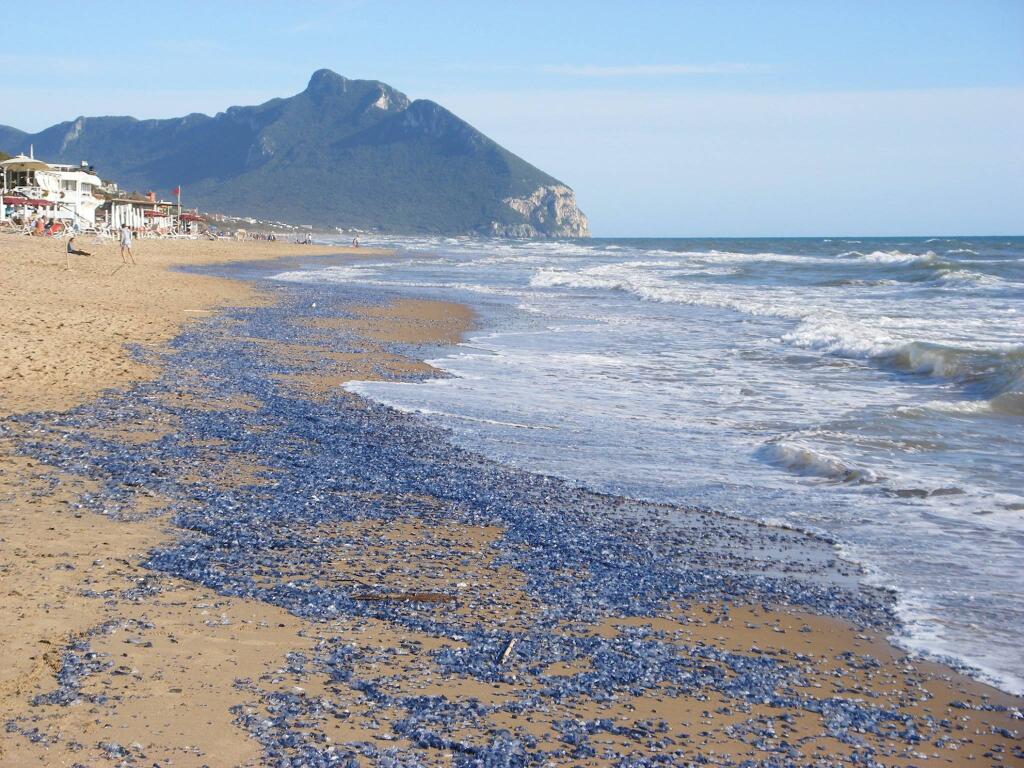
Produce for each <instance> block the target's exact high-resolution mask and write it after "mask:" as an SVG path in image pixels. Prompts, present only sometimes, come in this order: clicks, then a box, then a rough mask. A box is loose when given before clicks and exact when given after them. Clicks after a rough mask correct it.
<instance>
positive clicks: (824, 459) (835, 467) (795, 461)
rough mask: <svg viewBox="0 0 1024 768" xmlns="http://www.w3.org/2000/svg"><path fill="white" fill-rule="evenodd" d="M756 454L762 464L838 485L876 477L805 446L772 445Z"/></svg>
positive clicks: (873, 480)
mask: <svg viewBox="0 0 1024 768" xmlns="http://www.w3.org/2000/svg"><path fill="white" fill-rule="evenodd" d="M757 453H758V455H759V456H760V457H761V458H762V459H763V460H765V461H767V462H769V463H771V464H775V465H776V466H779V467H783V468H784V469H786V470H788V471H790V472H793V473H795V474H798V475H805V476H811V477H820V478H823V479H825V480H830V481H833V482H838V483H877V482H878V481H879V476H878V475H877V474H876V473H874V472H873V471H871V470H870V469H865V468H863V467H855V466H852V465H850V464H847V463H845V462H844V461H843V460H842V459H839V458H837V457H836V456H832V455H829V454H827V453H825V452H824V451H820V450H816V449H814V448H810V447H809V446H806V445H799V444H797V443H791V442H785V441H773V442H770V443H766V444H765V445H763V446H761V448H759V449H758V451H757Z"/></svg>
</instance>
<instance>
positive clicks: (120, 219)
mask: <svg viewBox="0 0 1024 768" xmlns="http://www.w3.org/2000/svg"><path fill="white" fill-rule="evenodd" d="M100 195H101V197H102V203H101V204H100V206H99V209H98V211H97V215H96V223H97V225H98V226H101V227H109V228H111V229H120V228H121V227H122V226H125V225H127V226H128V227H130V228H131V229H135V230H143V229H152V230H169V229H171V228H172V227H174V224H175V221H174V219H175V214H176V213H177V209H176V207H175V204H174V203H171V202H168V201H166V200H157V198H156V194H155V193H153V192H147V193H146V194H144V195H142V194H139V193H138V192H122V191H120V190H117V189H116V188H115V189H113V190H103V191H101V192H100Z"/></svg>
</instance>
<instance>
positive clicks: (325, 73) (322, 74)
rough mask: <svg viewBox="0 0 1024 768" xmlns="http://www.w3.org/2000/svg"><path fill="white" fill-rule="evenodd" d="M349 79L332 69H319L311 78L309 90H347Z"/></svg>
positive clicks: (307, 87)
mask: <svg viewBox="0 0 1024 768" xmlns="http://www.w3.org/2000/svg"><path fill="white" fill-rule="evenodd" d="M347 83H348V80H347V79H346V78H344V77H342V76H341V75H339V74H338V73H337V72H334V71H332V70H330V69H318V70H317V71H316V72H314V73H313V75H312V76H311V77H310V78H309V85H307V86H306V90H307V91H320V92H323V91H333V90H345V86H346V84H347Z"/></svg>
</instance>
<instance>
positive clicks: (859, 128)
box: [0, 0, 1024, 236]
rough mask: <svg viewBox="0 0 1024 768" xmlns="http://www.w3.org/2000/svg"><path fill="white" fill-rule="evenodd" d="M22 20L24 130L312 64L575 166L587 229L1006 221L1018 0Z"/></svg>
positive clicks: (935, 230) (559, 168) (909, 230)
mask: <svg viewBox="0 0 1024 768" xmlns="http://www.w3.org/2000/svg"><path fill="white" fill-rule="evenodd" d="M17 23H18V24H19V25H23V26H24V27H26V29H25V30H24V34H22V35H20V37H21V38H22V39H24V40H25V41H31V42H27V43H26V47H25V48H24V50H21V51H19V50H16V49H15V48H12V46H11V45H7V46H5V51H4V52H3V53H0V66H3V68H4V69H5V70H8V71H12V70H13V71H16V72H17V74H16V75H15V76H5V77H4V78H3V79H2V81H0V123H5V124H8V125H13V126H15V127H18V128H21V129H23V130H30V131H35V130H39V129H41V128H44V127H46V126H48V125H50V124H52V123H55V122H59V121H61V120H66V119H70V118H73V117H76V116H78V115H80V114H86V115H96V114H131V115H134V116H136V117H171V116H176V115H181V114H185V113H188V112H206V113H214V112H217V111H220V110H223V109H224V108H226V107H228V106H231V105H233V104H252V103H259V102H261V101H265V100H266V99H269V98H272V97H274V96H281V95H289V94H292V93H295V92H298V91H300V90H302V89H303V88H304V87H305V84H306V81H307V80H308V78H309V75H310V74H311V73H312V72H313V70H315V69H318V68H320V67H328V68H330V69H333V70H335V71H337V72H340V73H341V74H344V75H346V76H348V77H353V78H369V79H378V80H383V81H385V82H388V83H390V84H391V85H393V86H395V87H396V88H398V89H399V90H402V91H404V92H405V93H407V94H408V95H409V96H410V97H412V98H431V99H434V100H435V101H438V102H440V103H442V104H444V105H445V106H447V107H448V108H450V109H452V110H453V111H454V112H456V114H459V115H460V116H461V117H463V118H465V119H466V120H468V121H469V122H471V123H472V124H474V125H475V126H477V127H478V128H480V129H481V130H483V131H484V132H485V133H487V134H488V135H490V136H491V137H492V138H494V139H495V140H497V141H499V142H500V143H502V144H504V145H505V146H506V147H508V148H509V149H511V150H512V151H514V152H516V153H517V154H520V155H521V156H523V157H524V158H526V159H527V160H529V161H530V162H532V163H534V164H535V165H538V166H539V167H541V168H543V169H544V170H546V171H548V172H549V173H551V174H553V175H555V176H557V177H559V178H561V179H563V180H564V181H565V182H567V183H568V184H570V185H571V186H573V187H574V188H575V189H576V192H577V196H578V199H579V202H580V205H581V207H582V208H583V209H584V210H585V211H586V212H587V213H588V214H589V215H590V217H591V222H592V229H593V231H594V234H595V235H606V236H625V235H651V236H659V235H660V236H672V235H680V236H684V235H690V236H699V235H722V236H729V235H734V236H756V235H766V236H770V235H816V234H940V233H961V234H986V233H991V234H1013V233H1016V234H1021V233H1024V204H1022V203H1021V201H1022V200H1024V0H1004V1H1002V2H998V1H995V0H973V1H971V2H967V1H964V2H942V0H930V1H929V2H912V1H905V2H898V1H896V0H891V1H890V2H871V1H870V0H858V1H856V2H854V1H853V0H851V1H850V2H840V0H829V1H827V2H826V1H823V0H819V1H818V2H785V1H784V0H779V1H778V2H728V0H719V1H717V2H681V1H680V2H643V1H640V2H637V1H635V0H634V1H633V2H621V3H619V2H600V1H599V0H591V1H590V2H574V1H572V0H561V1H560V2H550V0H549V1H548V2H516V3H485V2H481V1H480V0H477V1H476V2H455V1H454V0H453V1H452V2H434V3H428V2H424V1H423V0H421V1H420V2H402V1H400V0H393V1H389V0H375V1H374V2H361V1H358V0H350V1H347V2H346V1H344V0H339V1H338V2H305V3H299V2H296V3H287V4H286V3H281V2H260V1H259V0H255V1H252V2H246V3H241V2H238V3H236V2H229V1H226V0H222V1H221V2H202V3H200V2H195V3H193V2H187V1H178V2H175V3H173V4H171V5H163V6H160V7H159V8H157V7H155V6H154V8H153V10H149V9H147V8H146V7H145V6H144V5H139V4H138V3H127V2H125V3H121V2H117V1H116V0H115V2H107V3H102V4H95V3H88V4H86V3H80V2H64V1H63V0H57V2H55V3H52V4H50V5H48V6H47V10H46V12H45V13H26V14H24V15H23V16H21V17H20V18H19V20H18V22H17ZM34 32H37V33H38V34H37V35H36V34H33V33H34ZM8 39H10V38H9V36H8ZM27 50H31V51H32V53H31V54H28V53H25V51H27Z"/></svg>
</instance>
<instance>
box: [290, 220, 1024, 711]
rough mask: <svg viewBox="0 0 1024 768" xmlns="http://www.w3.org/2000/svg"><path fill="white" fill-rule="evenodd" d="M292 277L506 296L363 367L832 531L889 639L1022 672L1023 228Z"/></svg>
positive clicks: (487, 440)
mask: <svg viewBox="0 0 1024 768" xmlns="http://www.w3.org/2000/svg"><path fill="white" fill-rule="evenodd" d="M378 240H379V241H375V242H373V243H368V244H372V245H392V246H397V247H398V248H400V249H402V250H403V251H404V252H405V253H403V254H402V258H400V259H381V260H374V261H368V262H360V263H356V264H349V265H347V266H343V267H326V268H310V269H305V270H299V271H294V272H289V273H284V274H281V275H278V276H277V277H278V278H279V279H282V280H291V281H313V282H343V283H348V284H352V283H355V284H367V285H373V286H385V287H390V288H393V289H399V290H406V291H407V290H412V291H415V292H418V293H421V294H422V293H423V292H427V293H429V294H430V295H442V296H446V297H448V298H454V299H459V300H466V301H468V302H469V303H475V304H478V305H481V304H482V305H486V306H492V307H493V306H504V307H511V308H514V312H513V313H512V314H513V315H514V317H515V319H514V320H513V321H506V322H503V323H499V324H497V325H494V324H489V325H490V327H486V328H485V329H483V330H481V331H479V332H477V333H472V334H470V336H469V338H468V339H467V340H466V342H465V343H464V344H462V345H460V346H457V347H454V348H451V349H449V350H447V351H445V352H444V353H443V354H442V356H441V357H439V358H438V359H435V360H431V361H430V362H431V363H432V364H433V365H435V366H437V367H438V368H440V369H442V370H444V371H446V372H447V373H448V374H450V377H449V378H444V379H434V380H429V381H426V382H422V383H416V384H397V383H384V382H359V383H355V384H352V385H350V389H352V390H353V391H355V392H357V393H359V394H362V395H364V396H368V397H370V398H373V399H375V400H378V401H380V402H383V403H386V404H389V405H391V406H393V407H396V408H400V409H402V410H406V411H415V412H421V413H423V414H424V415H425V416H424V417H425V418H429V419H433V420H436V421H438V422H440V423H443V424H444V425H446V426H447V427H449V428H450V430H451V434H452V439H453V440H455V441H457V442H459V443H460V444H462V445H464V446H466V447H470V448H472V449H475V450H478V451H480V452H483V453H485V454H487V455H489V456H492V457H494V458H496V459H499V460H501V461H504V462H507V463H511V464H514V465H516V466H520V467H523V468H527V469H531V470H535V471H541V472H545V473H549V474H554V475H559V476H562V477H565V478H569V479H571V480H573V481H576V482H578V483H580V484H582V485H586V486H589V487H591V488H594V489H597V490H603V491H610V492H615V493H620V494H626V495H630V496H635V497H642V498H648V499H654V500H659V501H671V502H681V503H687V504H696V505H702V506H706V507H709V508H713V509H716V510H720V511H722V512H725V513H728V514H732V515H740V516H744V517H753V518H756V519H759V520H762V521H766V522H770V523H779V524H786V525H789V526H793V527H797V528H802V529H806V530H811V531H815V532H821V533H825V534H828V535H829V536H831V537H832V538H834V539H835V540H837V541H838V542H839V546H840V547H841V549H842V550H843V552H844V554H846V555H847V556H849V557H850V558H852V559H854V560H856V561H858V562H860V563H861V564H863V566H864V567H865V568H866V569H867V572H868V578H869V579H870V580H872V581H873V582H874V583H877V584H879V585H885V586H891V587H893V588H894V589H895V590H896V591H897V594H898V606H899V611H900V613H901V618H902V619H903V621H904V623H905V627H904V629H903V630H901V634H900V636H899V637H898V638H897V641H898V642H900V643H901V644H902V645H904V646H905V647H908V648H910V649H912V650H918V651H922V652H925V653H929V654H931V655H935V656H940V657H952V658H954V659H956V660H958V661H959V662H960V663H962V664H966V665H969V666H971V667H973V668H974V669H975V673H976V674H978V675H979V676H980V677H983V678H985V679H987V680H989V681H990V682H994V683H996V684H998V685H1000V686H1001V687H1003V688H1004V689H1007V690H1010V691H1014V692H1017V693H1021V692H1024V653H1022V651H1021V648H1022V642H1021V637H1022V636H1024V238H1005V237H1003V238H974V237H967V238H914V239H908V238H901V239H885V240H883V239H870V238H850V237H847V238H832V239H756V240H731V239H730V240H669V239H654V240H605V239H595V240H589V241H568V242H557V241H554V242H552V241H546V242H537V241H512V242H510V241H499V240H484V239H469V238H456V239H444V238H436V239H432V238H424V239H411V238H406V239H401V238H391V239H386V238H380V239H378Z"/></svg>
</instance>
